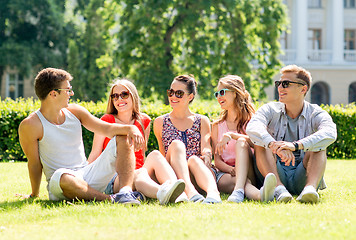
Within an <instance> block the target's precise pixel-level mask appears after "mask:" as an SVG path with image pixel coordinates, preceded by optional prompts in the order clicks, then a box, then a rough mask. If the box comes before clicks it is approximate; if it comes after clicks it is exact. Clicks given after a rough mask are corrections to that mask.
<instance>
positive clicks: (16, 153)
mask: <svg viewBox="0 0 356 240" xmlns="http://www.w3.org/2000/svg"><path fill="white" fill-rule="evenodd" d="M77 103H78V104H80V105H81V106H83V107H85V108H86V109H88V110H89V111H90V112H91V113H92V114H93V115H94V116H96V117H98V118H100V117H101V116H103V115H104V113H105V109H106V104H107V103H106V102H105V101H99V102H97V103H94V102H84V101H83V102H80V101H78V102H77ZM256 106H257V107H259V106H260V104H259V103H256ZM39 107H40V102H39V101H38V100H33V99H18V100H16V101H14V100H10V99H6V100H3V101H0V128H1V132H2V134H1V136H0V161H4V160H6V161H8V160H20V161H21V160H25V158H26V157H25V156H24V153H23V152H22V149H21V146H20V144H19V140H18V132H17V129H18V126H19V124H20V122H21V121H22V120H23V119H24V118H26V117H27V116H28V115H29V114H30V113H31V112H33V111H35V110H37V109H39ZM322 107H323V108H324V109H325V110H326V111H327V112H328V113H329V114H330V115H331V117H332V118H333V120H334V122H335V123H336V125H337V131H338V138H337V140H336V142H335V143H333V144H332V145H331V146H329V147H328V149H327V154H328V156H329V157H330V158H343V159H350V158H356V147H355V141H356V106H355V105H354V104H350V105H346V106H342V105H335V106H322ZM190 109H191V110H192V111H193V112H195V113H199V114H203V115H206V116H208V117H209V118H210V119H211V120H212V121H214V120H216V119H217V118H218V116H219V114H220V106H219V105H218V104H217V102H216V101H215V100H201V99H199V98H198V99H196V100H194V101H193V103H192V104H191V106H190ZM141 111H142V112H144V113H146V114H148V115H149V116H150V117H151V119H152V122H153V121H154V119H156V118H157V117H158V116H161V115H163V114H166V113H168V112H170V111H171V108H170V106H167V105H165V104H163V102H162V101H160V100H155V101H153V100H152V99H149V100H147V99H146V100H143V101H142V108H141ZM83 141H84V147H85V153H86V155H87V156H88V155H89V153H90V151H91V146H92V142H93V133H92V132H90V131H88V130H87V129H85V128H84V127H83ZM155 149H158V144H157V140H156V138H155V136H154V133H153V131H151V133H150V136H149V141H148V147H147V153H149V152H151V151H153V150H155Z"/></svg>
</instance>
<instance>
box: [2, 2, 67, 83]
mask: <svg viewBox="0 0 356 240" xmlns="http://www.w3.org/2000/svg"><path fill="white" fill-rule="evenodd" d="M63 11H64V5H63V2H62V1H53V0H36V1H35V0H27V1H21V0H11V1H9V0H3V1H1V4H0V13H1V14H0V29H1V31H0V55H1V58H0V69H1V71H0V74H1V75H2V71H3V70H4V69H5V67H7V66H9V67H12V68H16V69H18V70H19V71H20V72H22V74H24V75H25V74H29V73H30V72H31V70H36V68H38V67H39V66H46V67H47V66H52V67H60V66H64V63H65V52H66V45H67V44H66V33H67V32H66V29H65V24H64V21H63ZM1 75H0V76H1Z"/></svg>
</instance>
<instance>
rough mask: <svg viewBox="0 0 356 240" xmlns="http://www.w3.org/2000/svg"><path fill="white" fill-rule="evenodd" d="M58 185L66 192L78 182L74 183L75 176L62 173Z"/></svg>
mask: <svg viewBox="0 0 356 240" xmlns="http://www.w3.org/2000/svg"><path fill="white" fill-rule="evenodd" d="M59 184H60V187H61V188H62V190H66V189H69V188H73V187H75V186H77V185H78V182H77V181H76V177H75V176H73V175H71V174H68V173H63V174H62V176H61V178H60V180H59Z"/></svg>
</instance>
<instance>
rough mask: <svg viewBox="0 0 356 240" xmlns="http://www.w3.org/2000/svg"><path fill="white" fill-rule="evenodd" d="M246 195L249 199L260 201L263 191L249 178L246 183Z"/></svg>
mask: <svg viewBox="0 0 356 240" xmlns="http://www.w3.org/2000/svg"><path fill="white" fill-rule="evenodd" d="M245 195H246V197H247V198H248V199H251V200H256V201H260V200H261V193H260V190H258V189H257V188H256V187H255V186H254V185H253V184H252V183H251V181H250V179H247V181H246V185H245Z"/></svg>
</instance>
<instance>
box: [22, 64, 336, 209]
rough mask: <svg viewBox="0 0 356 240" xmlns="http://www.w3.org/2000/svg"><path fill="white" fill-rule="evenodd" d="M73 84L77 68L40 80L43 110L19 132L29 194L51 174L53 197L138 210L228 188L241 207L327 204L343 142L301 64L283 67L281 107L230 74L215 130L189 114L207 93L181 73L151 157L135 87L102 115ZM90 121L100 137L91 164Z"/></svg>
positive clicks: (121, 86) (204, 199)
mask: <svg viewBox="0 0 356 240" xmlns="http://www.w3.org/2000/svg"><path fill="white" fill-rule="evenodd" d="M71 81H72V76H71V75H70V74H69V73H68V72H66V71H64V70H61V69H55V68H46V69H43V70H41V71H40V72H39V73H38V75H37V76H36V78H35V91H36V95H37V96H38V98H39V100H40V101H41V106H40V109H38V110H37V111H35V112H33V113H31V114H30V115H29V116H28V117H27V118H26V119H24V120H23V121H22V122H21V124H20V126H19V136H20V144H21V147H22V149H23V151H24V153H25V154H26V157H27V159H28V169H29V176H30V182H31V188H32V193H31V194H30V195H26V194H25V195H23V197H26V198H34V197H38V196H39V192H40V183H41V176H42V172H44V175H45V177H46V180H47V183H48V185H47V190H48V195H49V199H50V200H55V201H60V200H75V199H80V200H96V201H102V200H108V201H111V202H113V203H121V204H130V205H139V204H140V203H141V202H142V201H145V200H146V197H148V198H153V199H155V198H156V199H158V201H159V203H160V204H162V205H164V204H168V203H178V202H195V203H199V202H200V203H205V204H214V203H221V202H222V200H221V197H220V192H224V193H228V194H229V197H228V198H227V201H228V202H235V203H241V202H243V201H244V199H245V198H247V199H251V200H255V201H261V202H271V201H276V202H290V201H291V200H292V199H293V195H297V198H296V200H297V201H299V202H303V203H317V202H319V194H318V192H317V191H318V190H319V189H320V190H321V189H324V188H325V187H326V185H325V182H324V179H323V175H324V172H325V168H326V160H327V155H326V148H327V147H328V146H329V145H330V144H331V143H333V142H334V141H335V140H336V125H335V124H334V123H333V121H332V119H331V117H330V116H329V114H328V113H327V112H326V111H324V110H322V109H321V108H320V107H319V106H317V105H314V104H310V103H309V102H307V101H305V95H306V94H307V92H308V90H309V89H310V86H311V82H312V77H311V75H310V73H309V72H308V71H306V70H305V69H303V68H301V67H299V66H296V65H289V66H285V67H284V68H282V69H281V77H280V79H279V80H278V81H275V86H276V88H277V89H278V94H279V102H271V103H268V104H265V105H263V106H261V107H260V108H259V109H258V110H257V111H256V110H255V108H254V105H253V103H252V100H251V96H250V94H249V92H248V91H247V90H246V89H245V85H244V82H243V80H242V79H241V77H239V76H237V75H227V76H224V77H222V78H220V79H219V82H218V85H217V91H216V92H215V93H214V94H215V97H216V99H217V101H218V103H219V104H220V106H221V114H220V118H219V119H217V120H216V121H214V122H213V123H212V124H211V121H210V119H209V118H208V117H206V116H203V115H199V114H196V113H193V112H192V111H191V110H190V109H189V106H190V103H191V102H192V101H193V100H194V97H195V96H196V94H197V83H196V81H195V79H194V77H193V76H192V75H180V76H177V77H175V78H174V79H173V81H172V83H171V86H170V89H169V90H167V95H168V100H169V104H170V106H171V108H172V111H171V112H170V113H167V114H165V115H163V116H160V117H158V118H156V119H155V120H154V122H153V131H154V134H155V136H156V138H157V141H158V145H159V149H158V150H154V151H152V152H150V153H148V155H147V156H145V149H146V146H147V142H148V138H149V135H150V131H151V119H150V117H149V116H148V115H146V114H145V113H142V112H141V110H140V98H139V95H138V92H137V89H136V87H135V85H134V84H133V83H132V82H131V81H129V80H126V79H116V80H115V81H114V83H113V84H112V86H111V89H110V93H109V98H108V104H107V109H106V114H105V115H104V116H102V118H101V119H98V118H96V117H95V116H93V115H92V114H90V113H89V111H88V110H86V109H85V108H84V107H82V106H79V105H77V104H69V99H70V97H72V96H73V95H74V91H73V89H72V86H71ZM207 107H209V106H207ZM82 125H83V126H84V127H85V128H86V129H88V130H90V131H92V132H94V139H93V146H92V150H91V153H90V155H89V157H88V159H87V158H86V156H85V152H84V146H83V140H82ZM213 159H214V160H213Z"/></svg>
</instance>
